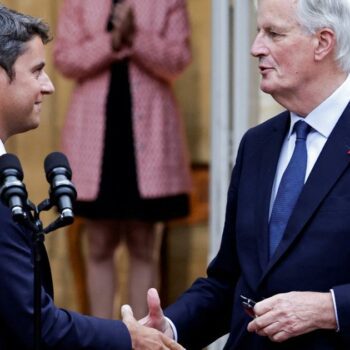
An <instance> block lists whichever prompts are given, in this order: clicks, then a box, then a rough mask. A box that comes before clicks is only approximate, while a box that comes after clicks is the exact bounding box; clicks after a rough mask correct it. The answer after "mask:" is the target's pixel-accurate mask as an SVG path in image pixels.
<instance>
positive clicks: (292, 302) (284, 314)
mask: <svg viewBox="0 0 350 350" xmlns="http://www.w3.org/2000/svg"><path fill="white" fill-rule="evenodd" d="M254 313H255V315H256V317H255V318H254V320H253V321H251V322H250V323H249V324H248V331H249V332H255V333H257V334H259V335H260V336H266V337H269V338H270V339H271V340H272V341H275V342H283V341H285V340H287V339H289V338H292V337H296V336H298V335H301V334H305V333H309V332H311V331H313V330H316V329H336V327H337V325H336V319H335V312H334V308H333V301H332V296H331V293H316V292H289V293H283V294H277V295H275V296H273V297H271V298H267V299H264V300H263V301H261V302H259V303H257V304H256V305H255V306H254Z"/></svg>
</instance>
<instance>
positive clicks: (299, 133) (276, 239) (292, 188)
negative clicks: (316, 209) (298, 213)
mask: <svg viewBox="0 0 350 350" xmlns="http://www.w3.org/2000/svg"><path fill="white" fill-rule="evenodd" d="M310 129H311V128H310V126H309V125H308V124H306V123H305V122H304V121H302V120H299V121H298V122H297V123H295V125H294V128H293V131H294V132H295V133H296V140H295V147H294V152H293V155H292V158H291V159H290V161H289V164H288V166H287V168H286V170H285V172H284V173H283V176H282V179H281V182H280V185H279V187H278V191H277V195H276V198H275V201H274V203H273V207H272V212H271V217H270V223H269V234H270V258H271V257H272V255H273V254H274V252H275V250H276V248H277V246H278V245H279V243H280V241H281V239H282V237H283V234H284V231H285V229H286V226H287V223H288V220H289V217H290V215H291V213H292V211H293V209H294V206H295V204H296V202H297V199H298V197H299V195H300V192H301V190H302V188H303V186H304V180H305V173H306V165H307V150H306V137H307V135H308V133H309V131H310Z"/></svg>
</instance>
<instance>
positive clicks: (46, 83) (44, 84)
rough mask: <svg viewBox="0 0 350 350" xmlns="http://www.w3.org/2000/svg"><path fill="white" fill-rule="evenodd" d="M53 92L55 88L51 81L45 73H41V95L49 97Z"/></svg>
mask: <svg viewBox="0 0 350 350" xmlns="http://www.w3.org/2000/svg"><path fill="white" fill-rule="evenodd" d="M54 92H55V87H54V85H53V84H52V81H51V79H50V78H49V76H48V75H47V74H46V72H43V75H42V78H41V93H42V94H45V95H51V94H53V93H54Z"/></svg>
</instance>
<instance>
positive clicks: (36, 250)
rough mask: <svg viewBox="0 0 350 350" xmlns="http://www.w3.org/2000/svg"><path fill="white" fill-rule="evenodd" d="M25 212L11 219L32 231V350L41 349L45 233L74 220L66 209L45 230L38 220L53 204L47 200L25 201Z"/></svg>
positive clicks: (70, 211)
mask: <svg viewBox="0 0 350 350" xmlns="http://www.w3.org/2000/svg"><path fill="white" fill-rule="evenodd" d="M26 204H27V210H25V211H24V212H22V213H13V218H14V220H15V221H17V222H18V223H20V224H22V225H24V226H25V227H27V228H29V229H30V230H31V231H32V234H33V235H32V239H33V258H34V259H33V265H34V295H33V296H34V350H40V349H41V280H42V273H41V260H42V251H43V249H44V241H45V233H49V232H51V231H54V230H56V229H58V228H60V227H63V226H67V225H70V224H71V223H72V222H73V220H74V215H73V212H72V210H70V209H67V210H65V211H63V213H61V214H60V215H59V216H58V218H57V219H56V220H55V221H54V222H53V223H51V224H50V225H49V226H47V227H46V228H44V227H43V224H42V221H41V220H40V212H41V211H43V210H45V211H47V210H49V209H51V208H52V206H53V204H52V203H51V201H50V200H49V199H45V200H44V201H42V202H41V203H40V204H39V205H38V206H37V207H36V206H35V205H34V204H33V203H32V202H30V201H29V200H27V203H26Z"/></svg>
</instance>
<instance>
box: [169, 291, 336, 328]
mask: <svg viewBox="0 0 350 350" xmlns="http://www.w3.org/2000/svg"><path fill="white" fill-rule="evenodd" d="M330 292H331V295H332V301H333V307H334V313H335V321H336V322H337V329H336V332H339V331H340V327H339V320H338V311H337V302H336V300H335V295H334V290H333V289H331V290H330ZM174 334H175V333H174Z"/></svg>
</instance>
